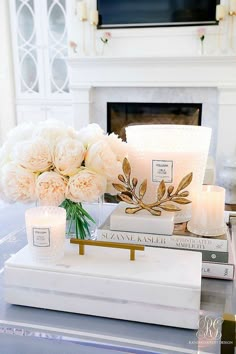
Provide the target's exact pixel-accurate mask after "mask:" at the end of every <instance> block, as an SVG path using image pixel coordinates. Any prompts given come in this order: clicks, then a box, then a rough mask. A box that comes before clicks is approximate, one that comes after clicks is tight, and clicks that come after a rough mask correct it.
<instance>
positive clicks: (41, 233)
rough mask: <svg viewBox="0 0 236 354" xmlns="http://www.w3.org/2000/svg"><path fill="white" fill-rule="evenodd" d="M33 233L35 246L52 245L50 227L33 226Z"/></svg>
mask: <svg viewBox="0 0 236 354" xmlns="http://www.w3.org/2000/svg"><path fill="white" fill-rule="evenodd" d="M32 235H33V245H34V246H35V247H50V228H48V227H33V228H32Z"/></svg>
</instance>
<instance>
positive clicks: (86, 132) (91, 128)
mask: <svg viewBox="0 0 236 354" xmlns="http://www.w3.org/2000/svg"><path fill="white" fill-rule="evenodd" d="M77 136H78V139H79V140H80V141H81V142H82V143H83V144H84V146H85V147H88V146H89V145H91V144H93V143H95V142H96V141H98V140H99V139H102V138H103V136H104V131H103V130H102V128H101V127H100V126H99V125H98V124H96V123H92V124H89V125H88V126H86V127H84V128H82V129H80V130H79V131H78V134H77Z"/></svg>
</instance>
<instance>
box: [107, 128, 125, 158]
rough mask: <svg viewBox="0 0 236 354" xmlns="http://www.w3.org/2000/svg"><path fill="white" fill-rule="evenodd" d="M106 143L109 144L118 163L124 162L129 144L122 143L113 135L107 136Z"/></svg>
mask: <svg viewBox="0 0 236 354" xmlns="http://www.w3.org/2000/svg"><path fill="white" fill-rule="evenodd" d="M104 141H106V142H107V143H108V145H109V147H110V148H111V150H112V151H113V152H114V154H115V155H116V158H117V160H118V161H121V162H122V161H123V160H124V158H125V157H127V155H128V144H127V143H125V142H124V141H122V139H121V138H119V136H118V135H117V134H114V133H111V134H110V135H105V136H104Z"/></svg>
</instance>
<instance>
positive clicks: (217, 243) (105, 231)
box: [97, 218, 235, 280]
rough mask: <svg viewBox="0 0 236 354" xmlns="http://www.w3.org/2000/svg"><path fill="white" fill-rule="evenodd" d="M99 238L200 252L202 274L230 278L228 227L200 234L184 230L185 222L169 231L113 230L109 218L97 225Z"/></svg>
mask: <svg viewBox="0 0 236 354" xmlns="http://www.w3.org/2000/svg"><path fill="white" fill-rule="evenodd" d="M97 237H98V239H99V240H101V241H113V242H122V243H135V244H141V245H145V246H153V247H165V248H174V249H181V250H188V251H197V252H201V253H202V276H203V277H206V278H218V279H225V280H232V279H234V268H235V265H234V263H235V262H234V255H233V252H232V242H231V236H230V232H229V228H227V229H226V233H225V234H223V235H221V236H217V237H202V236H198V235H195V234H192V233H191V232H189V231H188V230H187V223H182V224H175V227H174V232H173V234H172V235H158V234H148V233H138V232H127V231H113V230H111V228H110V218H108V219H107V220H106V221H105V223H104V224H103V225H101V227H100V228H99V229H98V233H97Z"/></svg>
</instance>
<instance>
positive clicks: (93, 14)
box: [90, 10, 98, 26]
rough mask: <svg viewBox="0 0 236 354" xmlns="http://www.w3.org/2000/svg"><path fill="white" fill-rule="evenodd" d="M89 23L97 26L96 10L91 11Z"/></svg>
mask: <svg viewBox="0 0 236 354" xmlns="http://www.w3.org/2000/svg"><path fill="white" fill-rule="evenodd" d="M90 22H91V25H94V26H97V24H98V11H97V10H92V11H91V13H90Z"/></svg>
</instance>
